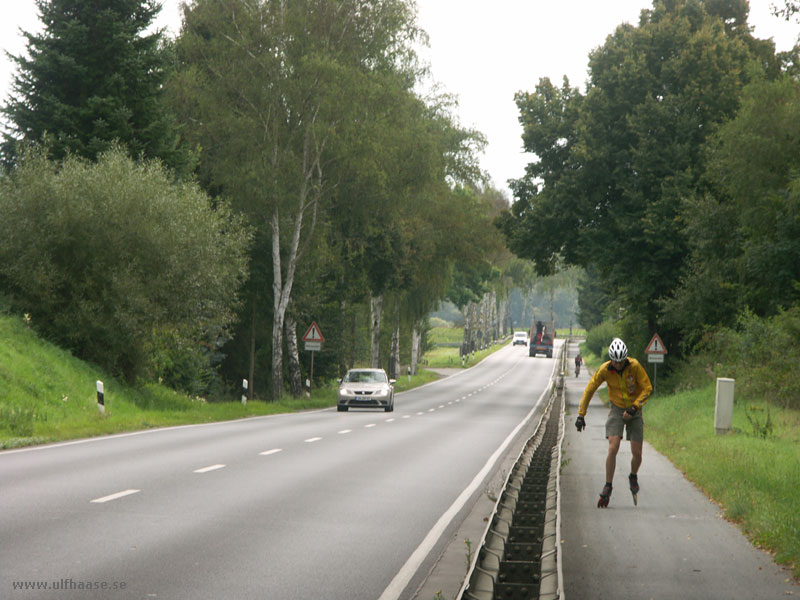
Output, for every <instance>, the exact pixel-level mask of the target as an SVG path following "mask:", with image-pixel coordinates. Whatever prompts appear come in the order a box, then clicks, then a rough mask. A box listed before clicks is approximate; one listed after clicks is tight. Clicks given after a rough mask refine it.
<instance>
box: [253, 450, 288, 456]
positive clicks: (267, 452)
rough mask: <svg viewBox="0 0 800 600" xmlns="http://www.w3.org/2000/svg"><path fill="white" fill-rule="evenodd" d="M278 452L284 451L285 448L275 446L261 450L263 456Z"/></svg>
mask: <svg viewBox="0 0 800 600" xmlns="http://www.w3.org/2000/svg"><path fill="white" fill-rule="evenodd" d="M278 452H283V448H273V449H272V450H267V451H265V452H259V454H260V455H261V456H269V455H270V454H277V453H278Z"/></svg>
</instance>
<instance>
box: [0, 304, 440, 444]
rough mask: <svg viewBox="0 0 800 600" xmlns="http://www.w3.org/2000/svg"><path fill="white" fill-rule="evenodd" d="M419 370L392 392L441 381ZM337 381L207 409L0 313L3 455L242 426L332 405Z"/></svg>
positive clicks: (208, 405)
mask: <svg viewBox="0 0 800 600" xmlns="http://www.w3.org/2000/svg"><path fill="white" fill-rule="evenodd" d="M438 378H439V375H437V374H436V373H433V372H431V371H425V370H420V372H419V373H418V374H417V375H415V376H413V377H411V378H410V380H409V378H408V377H407V376H401V377H399V378H398V381H397V383H396V384H395V390H396V391H398V392H402V391H404V390H408V389H411V388H413V387H417V386H419V385H423V384H425V383H429V382H431V381H434V380H435V379H438ZM98 379H99V380H101V381H103V383H104V387H105V405H106V414H105V416H103V415H101V414H100V412H99V410H98V408H97V395H96V387H95V382H96V381H97V380H98ZM336 388H337V384H336V382H328V383H326V384H319V385H318V386H317V387H316V388H315V389H314V390H313V392H312V394H311V396H310V397H303V398H292V397H290V396H286V397H285V398H284V399H283V400H281V401H280V402H263V401H251V402H248V403H247V405H246V406H244V405H242V403H241V402H206V401H205V400H203V399H201V398H191V397H189V396H186V395H184V394H180V393H177V392H174V391H172V390H170V389H168V388H166V387H164V386H161V385H157V384H143V385H140V386H129V385H126V384H124V383H123V382H121V381H118V380H115V379H114V378H113V377H110V376H109V375H108V374H107V373H104V372H103V371H102V370H101V369H99V368H97V367H94V366H92V365H90V364H87V363H85V362H83V361H81V360H78V359H77V358H75V357H73V356H72V355H70V354H69V353H68V352H65V351H64V350H61V349H60V348H58V347H56V346H54V345H52V344H50V343H48V342H45V341H43V340H41V339H40V338H39V337H38V336H37V335H36V333H35V332H34V331H33V330H32V329H29V328H28V327H27V326H26V323H25V321H24V319H23V318H21V317H15V316H9V315H7V314H3V313H0V448H3V449H5V448H15V447H20V446H29V445H33V444H42V443H48V442H57V441H62V440H70V439H78V438H85V437H93V436H98V435H108V434H113V433H121V432H126V431H137V430H141V429H149V428H154V427H167V426H173V425H187V424H194V423H208V422H213V421H225V420H231V419H242V418H246V417H253V416H260V415H271V414H279V413H287V412H296V411H301V410H312V409H321V408H327V407H331V406H334V405H335V404H336Z"/></svg>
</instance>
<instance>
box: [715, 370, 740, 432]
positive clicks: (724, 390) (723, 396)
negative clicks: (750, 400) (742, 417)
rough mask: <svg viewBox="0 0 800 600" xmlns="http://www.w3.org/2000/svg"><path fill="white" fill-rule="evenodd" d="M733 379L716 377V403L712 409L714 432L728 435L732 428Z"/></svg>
mask: <svg viewBox="0 0 800 600" xmlns="http://www.w3.org/2000/svg"><path fill="white" fill-rule="evenodd" d="M735 381H736V380H735V379H728V378H727V377H717V401H716V405H715V407H714V431H715V432H716V434H717V435H723V434H725V433H728V432H729V431H730V430H731V427H732V426H733V385H734V383H735Z"/></svg>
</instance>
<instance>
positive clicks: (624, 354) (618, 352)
mask: <svg viewBox="0 0 800 600" xmlns="http://www.w3.org/2000/svg"><path fill="white" fill-rule="evenodd" d="M608 358H610V359H611V360H614V361H616V362H622V361H623V360H625V359H626V358H628V347H627V346H626V345H625V342H623V341H622V340H621V339H619V338H614V339H613V340H611V345H610V346H609V347H608Z"/></svg>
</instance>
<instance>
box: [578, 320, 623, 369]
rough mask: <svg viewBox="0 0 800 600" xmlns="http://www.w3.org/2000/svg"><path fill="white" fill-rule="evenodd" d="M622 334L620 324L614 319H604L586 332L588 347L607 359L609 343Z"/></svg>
mask: <svg viewBox="0 0 800 600" xmlns="http://www.w3.org/2000/svg"><path fill="white" fill-rule="evenodd" d="M619 336H620V331H619V326H618V324H617V323H615V322H614V321H608V320H606V321H603V322H602V323H600V324H599V325H596V326H595V327H592V328H591V329H590V330H589V331H588V333H587V334H586V347H587V348H589V350H591V351H592V353H594V354H596V355H597V356H599V357H600V358H602V359H603V360H607V358H606V352H607V350H608V345H609V344H610V343H611V340H613V339H614V338H615V337H619Z"/></svg>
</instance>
